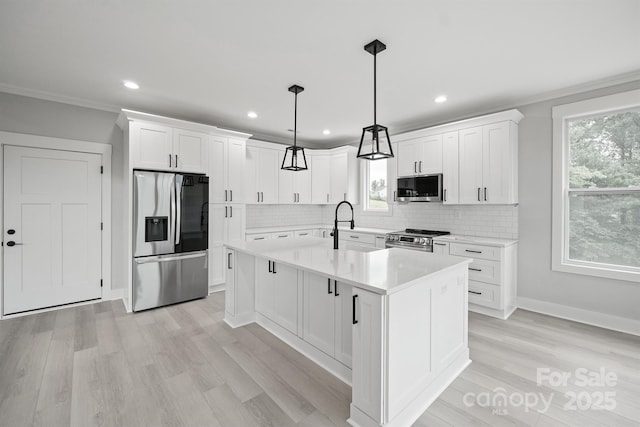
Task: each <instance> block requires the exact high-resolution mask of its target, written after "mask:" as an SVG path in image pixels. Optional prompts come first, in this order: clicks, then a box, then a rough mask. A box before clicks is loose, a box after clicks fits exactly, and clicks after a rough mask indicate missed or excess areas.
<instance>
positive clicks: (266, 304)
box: [255, 258, 298, 334]
mask: <svg viewBox="0 0 640 427" xmlns="http://www.w3.org/2000/svg"><path fill="white" fill-rule="evenodd" d="M255 285H256V311H257V312H258V313H260V314H262V315H264V316H265V317H268V318H269V319H271V320H272V321H274V322H275V323H277V324H278V325H280V326H282V327H283V328H285V329H287V330H289V331H290V332H292V333H294V334H297V332H298V270H297V269H295V268H292V267H289V266H286V265H282V264H280V263H276V262H275V261H272V260H268V259H263V258H256V261H255Z"/></svg>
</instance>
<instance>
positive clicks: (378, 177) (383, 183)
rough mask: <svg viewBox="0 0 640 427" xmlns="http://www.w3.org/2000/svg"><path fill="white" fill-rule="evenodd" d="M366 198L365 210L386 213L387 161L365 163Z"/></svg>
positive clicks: (387, 205) (387, 208) (387, 207)
mask: <svg viewBox="0 0 640 427" xmlns="http://www.w3.org/2000/svg"><path fill="white" fill-rule="evenodd" d="M367 165H368V166H367V171H368V173H367V180H366V183H367V187H366V188H367V196H366V199H365V205H366V208H365V209H366V210H369V211H380V212H387V211H388V210H389V204H388V203H387V161H386V160H374V161H369V162H367Z"/></svg>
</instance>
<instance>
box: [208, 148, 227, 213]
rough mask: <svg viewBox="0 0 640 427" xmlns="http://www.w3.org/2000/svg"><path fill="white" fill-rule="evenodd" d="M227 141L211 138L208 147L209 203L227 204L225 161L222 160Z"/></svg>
mask: <svg viewBox="0 0 640 427" xmlns="http://www.w3.org/2000/svg"><path fill="white" fill-rule="evenodd" d="M226 145H227V141H226V139H224V138H211V142H210V145H209V203H228V202H229V191H228V190H227V187H226V177H225V171H226V161H225V158H224V155H225V149H226Z"/></svg>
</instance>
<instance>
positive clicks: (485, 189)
mask: <svg viewBox="0 0 640 427" xmlns="http://www.w3.org/2000/svg"><path fill="white" fill-rule="evenodd" d="M484 201H485V202H486V201H487V187H484Z"/></svg>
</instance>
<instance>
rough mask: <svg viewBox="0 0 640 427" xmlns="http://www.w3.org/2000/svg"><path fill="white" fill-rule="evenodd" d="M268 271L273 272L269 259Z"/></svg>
mask: <svg viewBox="0 0 640 427" xmlns="http://www.w3.org/2000/svg"><path fill="white" fill-rule="evenodd" d="M269 273H273V270H271V260H269Z"/></svg>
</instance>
